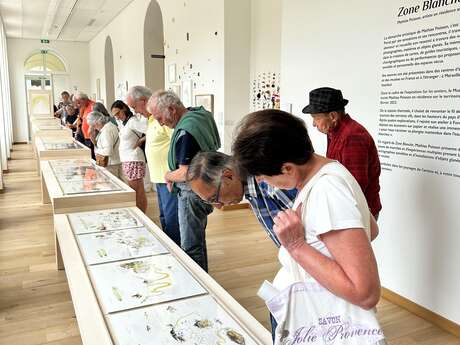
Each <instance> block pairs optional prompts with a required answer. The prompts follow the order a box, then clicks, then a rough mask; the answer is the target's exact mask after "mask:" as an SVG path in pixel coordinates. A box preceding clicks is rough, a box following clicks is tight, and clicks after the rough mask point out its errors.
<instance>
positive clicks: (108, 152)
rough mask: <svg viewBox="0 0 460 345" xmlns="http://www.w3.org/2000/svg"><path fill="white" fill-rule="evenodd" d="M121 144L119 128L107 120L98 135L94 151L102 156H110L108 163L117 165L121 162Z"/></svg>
mask: <svg viewBox="0 0 460 345" xmlns="http://www.w3.org/2000/svg"><path fill="white" fill-rule="evenodd" d="M119 146H120V139H119V137H118V128H117V126H115V125H114V124H113V123H112V122H107V123H106V124H105V125H104V127H102V129H101V131H100V132H99V134H98V136H97V143H96V147H95V148H94V152H95V153H96V154H99V155H102V156H108V157H109V164H108V165H116V164H120V155H119V152H118V147H119Z"/></svg>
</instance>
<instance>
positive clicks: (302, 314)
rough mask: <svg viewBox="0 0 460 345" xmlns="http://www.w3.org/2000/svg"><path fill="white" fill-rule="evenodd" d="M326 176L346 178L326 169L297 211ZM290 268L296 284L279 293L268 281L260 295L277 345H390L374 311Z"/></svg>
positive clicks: (307, 190)
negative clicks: (274, 323)
mask: <svg viewBox="0 0 460 345" xmlns="http://www.w3.org/2000/svg"><path fill="white" fill-rule="evenodd" d="M326 174H329V175H331V174H333V175H335V176H338V177H340V178H342V177H341V176H340V175H337V174H334V173H333V172H328V171H327V168H326V169H323V172H322V173H320V174H318V175H317V176H316V177H315V180H314V181H312V182H313V183H310V184H309V186H308V187H306V188H304V189H303V190H302V191H301V192H300V193H299V196H298V197H297V199H296V201H295V203H294V207H293V209H294V210H295V209H297V207H298V206H299V205H300V204H301V203H303V204H304V205H305V204H306V201H307V199H308V196H309V194H310V191H311V188H312V187H313V185H314V184H315V183H316V181H317V180H318V178H320V177H321V176H323V175H326ZM342 180H344V179H343V178H342ZM289 264H290V271H291V273H292V274H293V276H294V280H295V281H296V282H295V283H293V284H291V285H290V286H288V287H287V288H285V289H284V290H282V291H278V290H277V289H276V288H275V287H273V286H272V285H271V284H270V283H269V282H267V281H266V282H264V284H263V285H262V287H261V289H260V290H259V293H258V294H259V296H260V297H262V298H263V299H264V300H265V303H266V305H267V307H268V309H269V310H270V312H271V313H272V315H273V317H274V318H275V319H276V321H277V323H278V326H277V328H276V331H275V345H294V344H311V345H313V344H314V345H364V344H386V342H385V340H384V335H383V331H382V329H381V328H380V325H379V323H378V321H377V318H376V316H375V312H374V311H373V310H365V309H362V308H360V307H358V306H356V305H354V304H351V303H350V302H347V301H346V300H344V299H342V298H340V297H338V296H336V295H334V294H332V293H331V292H329V290H327V289H325V288H324V287H322V286H321V285H320V284H318V283H317V282H316V281H314V280H311V279H309V280H307V279H306V274H305V271H304V270H303V268H302V267H300V265H299V264H298V263H297V262H296V261H294V260H293V259H292V258H290V263H289Z"/></svg>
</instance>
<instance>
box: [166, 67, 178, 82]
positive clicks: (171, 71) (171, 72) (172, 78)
mask: <svg viewBox="0 0 460 345" xmlns="http://www.w3.org/2000/svg"><path fill="white" fill-rule="evenodd" d="M168 81H169V82H170V83H175V82H176V81H177V75H176V64H175V63H172V64H169V66H168Z"/></svg>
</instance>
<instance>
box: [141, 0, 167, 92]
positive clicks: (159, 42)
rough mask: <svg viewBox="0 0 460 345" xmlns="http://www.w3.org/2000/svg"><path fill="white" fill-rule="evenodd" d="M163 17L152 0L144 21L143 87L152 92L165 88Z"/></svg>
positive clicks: (156, 3)
mask: <svg viewBox="0 0 460 345" xmlns="http://www.w3.org/2000/svg"><path fill="white" fill-rule="evenodd" d="M163 42H164V34H163V16H162V14H161V9H160V6H159V5H158V2H157V1H155V0H152V1H151V2H150V4H149V7H148V8H147V13H146V15H145V20H144V65H145V68H144V71H145V86H147V87H148V88H150V89H152V90H153V91H155V90H158V89H164V87H165V66H164V46H163Z"/></svg>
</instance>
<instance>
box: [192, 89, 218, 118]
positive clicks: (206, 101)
mask: <svg viewBox="0 0 460 345" xmlns="http://www.w3.org/2000/svg"><path fill="white" fill-rule="evenodd" d="M195 106H196V107H199V106H203V108H205V109H206V110H207V111H210V112H211V113H213V114H214V95H211V94H207V95H195Z"/></svg>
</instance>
